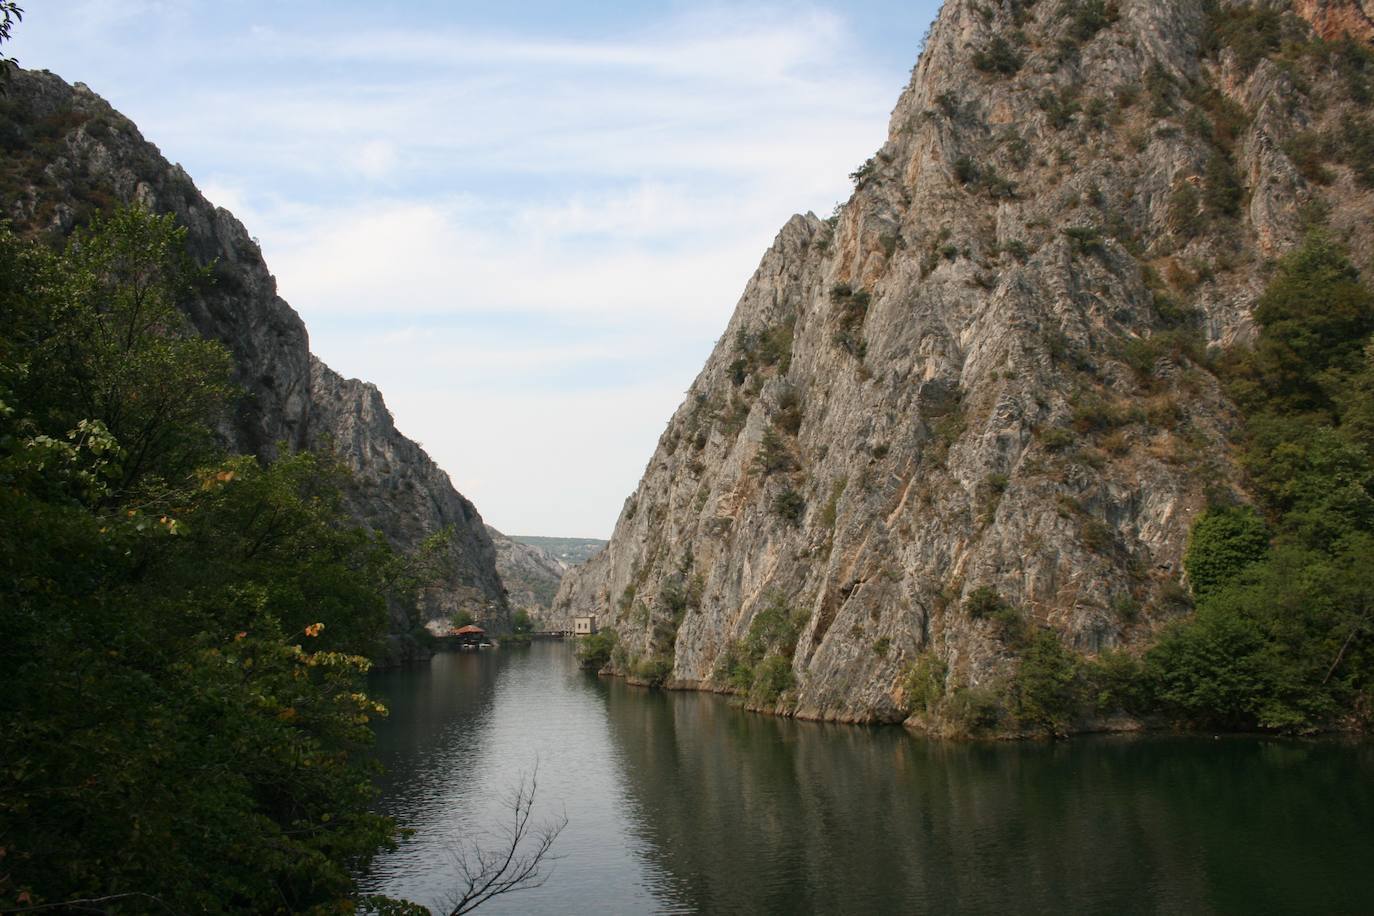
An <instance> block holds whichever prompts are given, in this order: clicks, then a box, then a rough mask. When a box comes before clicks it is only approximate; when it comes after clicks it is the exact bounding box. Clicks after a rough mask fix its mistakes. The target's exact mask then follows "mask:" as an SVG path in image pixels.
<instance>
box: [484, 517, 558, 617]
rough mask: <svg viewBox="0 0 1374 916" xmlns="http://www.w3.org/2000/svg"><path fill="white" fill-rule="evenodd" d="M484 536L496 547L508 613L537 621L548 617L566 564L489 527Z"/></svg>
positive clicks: (498, 567) (497, 568)
mask: <svg viewBox="0 0 1374 916" xmlns="http://www.w3.org/2000/svg"><path fill="white" fill-rule="evenodd" d="M487 534H489V535H491V540H492V543H493V544H495V545H496V570H497V572H499V573H500V574H501V581H502V582H503V583H504V584H505V586H506V594H507V597H508V599H509V601H510V606H511V609H512V610H517V611H524V612H526V613H527V614H529V615H530V616H531V617H534V618H536V619H540V618H543V617H546V616H548V611H549V608H550V607H551V606H552V605H553V597H554V595H556V594H558V584H559V583H560V582H562V581H563V574H564V573H565V572H566V571H567V570H568V568H569V567H568V564H567V563H564V562H563V561H562V560H560V559H559V558H558V557H556V556H554V555H553V554H551V553H549V552H548V551H545V550H543V549H541V548H539V547H535V546H534V545H532V544H526V543H523V542H522V541H519V540H517V539H515V538H512V537H508V536H507V535H504V534H502V533H501V532H499V531H497V530H496V529H495V528H493V527H491V526H490V525H488V526H487Z"/></svg>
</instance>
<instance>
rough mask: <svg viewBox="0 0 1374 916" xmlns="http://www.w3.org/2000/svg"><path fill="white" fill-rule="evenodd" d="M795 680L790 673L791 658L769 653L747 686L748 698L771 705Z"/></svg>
mask: <svg viewBox="0 0 1374 916" xmlns="http://www.w3.org/2000/svg"><path fill="white" fill-rule="evenodd" d="M796 682H797V681H796V678H795V677H794V676H793V674H792V660H791V659H790V658H784V657H783V656H781V655H770V656H768V657H767V658H765V659H764V660H763V661H762V662H761V663H760V664H759V665H758V668H757V670H756V672H755V674H754V683H753V684H752V685H751V686H750V688H749V700H750V702H753V703H757V704H758V705H760V706H772V705H773V704H775V703H777V701H778V698H779V697H781V696H782V694H783V693H784V692H785V691H787V690H791V689H792V687H793V686H794V685H795V684H796Z"/></svg>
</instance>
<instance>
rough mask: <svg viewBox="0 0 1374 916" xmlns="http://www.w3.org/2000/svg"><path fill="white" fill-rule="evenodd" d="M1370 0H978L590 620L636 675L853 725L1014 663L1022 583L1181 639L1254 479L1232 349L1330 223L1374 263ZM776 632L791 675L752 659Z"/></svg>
mask: <svg viewBox="0 0 1374 916" xmlns="http://www.w3.org/2000/svg"><path fill="white" fill-rule="evenodd" d="M1367 14H1368V9H1367V5H1366V4H1364V3H1363V0H1361V2H1353V0H1346V2H1341V0H1323V2H1319V3H1306V2H1300V3H1298V4H1296V5H1294V6H1288V5H1286V4H1269V5H1265V4H1261V5H1255V6H1252V5H1248V4H1223V5H1220V6H1218V5H1214V4H1209V3H1204V2H1201V0H1127V2H1120V3H1106V2H1097V0H1079V2H1074V0H1070V2H1065V3H1059V4H1056V3H1053V2H1048V0H1042V2H1040V3H1036V4H1029V3H1014V2H1008V3H1000V4H998V3H982V2H974V0H948V2H946V3H945V5H944V7H943V8H942V10H941V12H940V14H939V16H938V18H937V20H936V21H935V23H934V25H933V26H932V28H931V30H930V33H929V36H928V39H927V41H926V43H925V47H924V50H923V52H922V54H921V57H920V60H919V62H918V63H917V65H916V67H915V68H914V70H913V72H912V78H911V82H910V83H909V85H908V86H907V87H906V89H905V91H904V92H903V93H902V95H901V98H900V99H899V101H898V103H897V106H896V108H895V109H894V111H893V114H892V118H891V123H890V129H889V135H888V139H887V141H886V142H885V143H884V145H883V147H882V148H881V149H880V150H879V151H878V152H877V154H876V155H875V156H874V157H873V158H872V159H870V160H869V161H868V162H867V163H865V164H864V165H863V166H861V167H860V168H859V169H858V170H857V171H856V172H855V174H854V176H853V177H854V178H855V182H856V189H855V192H854V194H853V196H852V197H851V198H850V199H849V201H848V202H847V203H845V204H844V205H843V206H842V207H840V208H838V209H837V212H836V214H835V216H834V217H832V218H831V219H829V220H822V219H818V218H817V217H815V216H814V215H811V214H807V215H805V216H795V217H793V218H792V219H791V220H790V221H789V222H788V223H787V224H786V225H785V226H784V227H783V229H782V231H781V232H780V233H779V234H778V236H777V238H776V240H775V241H774V243H773V245H772V247H771V248H770V249H769V250H768V252H767V253H766V254H765V255H764V257H763V260H762V262H761V264H760V266H759V268H758V270H757V271H756V273H755V274H754V276H753V278H752V279H751V280H750V282H749V284H748V286H747V287H746V289H745V291H744V294H743V296H742V297H741V299H740V301H739V304H738V306H737V307H736V310H735V313H734V315H733V317H732V318H731V320H730V322H729V325H728V326H727V328H726V331H725V334H724V336H723V337H722V338H721V340H720V341H719V342H718V344H717V346H716V348H715V350H714V351H713V353H712V354H711V356H710V358H709V359H708V360H707V363H706V365H705V367H704V368H703V370H702V371H701V373H700V375H699V376H698V377H697V379H696V380H695V381H694V383H693V384H692V386H691V388H690V390H689V392H688V394H687V397H686V400H685V401H684V403H683V404H682V406H681V407H680V408H679V409H678V411H677V412H676V413H675V414H674V416H673V417H672V419H671V420H670V422H669V423H668V427H667V429H666V430H665V432H664V433H663V435H662V437H661V438H660V440H659V443H658V447H657V449H656V450H655V452H654V455H653V457H652V458H651V459H650V461H649V464H648V466H647V468H646V470H645V473H644V476H643V478H642V480H641V481H640V483H639V485H638V487H637V488H636V489H635V491H634V493H633V494H632V495H631V496H630V497H629V498H628V499H627V500H626V503H625V506H624V509H623V511H622V513H621V515H620V518H619V520H618V522H617V524H616V528H615V533H614V536H613V537H612V540H611V542H610V545H609V546H608V548H607V549H606V550H605V551H603V552H602V553H600V554H599V555H597V556H596V557H594V558H593V559H592V560H591V561H590V562H589V563H587V564H586V565H585V566H584V567H581V568H578V569H576V570H573V571H572V572H570V573H569V574H568V575H567V576H566V577H565V579H564V582H563V585H562V587H561V589H560V591H559V595H558V597H557V599H556V601H555V608H554V614H555V617H556V618H559V619H563V618H567V617H569V616H571V615H572V614H574V613H583V612H594V613H597V614H598V615H599V616H600V617H601V620H602V622H603V623H604V624H608V625H610V626H612V627H614V628H615V629H616V630H617V632H618V634H619V645H618V647H617V648H616V650H615V653H614V654H613V655H612V657H611V661H610V662H609V663H608V665H607V666H606V669H605V670H606V671H607V672H608V673H612V674H623V675H628V676H631V677H637V678H640V679H643V680H649V681H659V680H661V681H664V682H666V683H667V685H668V686H673V687H683V688H699V689H712V690H730V691H737V692H744V693H747V694H748V695H749V698H750V699H749V703H750V705H751V706H752V707H753V708H758V709H764V710H768V711H773V712H778V713H783V714H791V715H797V716H802V717H808V718H818V719H834V720H844V721H901V720H903V719H904V718H906V717H907V716H908V714H909V712H910V710H911V708H912V702H911V697H910V696H909V683H908V679H907V678H908V674H909V672H910V671H911V670H912V667H913V665H914V664H915V663H916V662H917V661H918V660H920V659H934V660H936V661H937V662H938V664H939V665H940V666H941V668H942V670H944V671H947V672H948V673H947V678H946V683H947V689H949V690H955V689H958V688H960V687H976V686H979V685H984V684H991V683H995V682H996V681H997V680H998V679H999V678H1000V677H1003V676H1005V674H1006V672H1007V671H1008V670H1013V669H1014V668H1015V666H1016V664H1017V657H1016V655H1015V652H1014V651H1013V650H1012V649H1011V648H1010V647H1009V646H1008V645H1006V644H1005V642H1004V641H1003V640H1002V639H1001V638H1000V636H999V631H998V624H997V622H996V620H994V619H989V617H988V616H987V615H985V614H983V613H981V612H980V608H984V607H986V606H987V605H988V604H989V602H987V601H983V600H980V598H986V597H987V596H996V599H997V601H998V602H1005V604H1007V605H1009V606H1011V607H1013V608H1017V609H1019V613H1020V614H1021V615H1023V616H1024V618H1025V620H1026V621H1027V622H1028V623H1031V624H1036V625H1039V626H1042V627H1047V628H1050V629H1051V630H1053V631H1054V632H1055V633H1057V634H1059V636H1060V637H1061V638H1062V639H1063V641H1064V642H1065V643H1066V644H1067V645H1069V646H1071V647H1073V648H1074V649H1076V650H1078V651H1080V652H1083V653H1085V654H1089V655H1092V654H1095V653H1097V652H1100V651H1101V650H1103V649H1106V648H1109V647H1124V648H1127V649H1128V650H1130V649H1139V648H1140V647H1142V646H1145V645H1148V644H1149V643H1150V642H1151V640H1152V639H1153V638H1154V636H1155V634H1157V633H1158V632H1159V629H1160V627H1161V626H1163V625H1164V624H1165V623H1166V622H1168V621H1169V620H1170V619H1173V618H1176V617H1177V616H1179V615H1181V614H1186V613H1188V612H1189V608H1190V600H1189V596H1188V592H1187V589H1186V582H1183V581H1182V569H1181V557H1182V553H1183V550H1184V547H1185V545H1186V542H1187V537H1188V532H1189V529H1190V526H1191V523H1192V520H1193V518H1194V517H1195V515H1196V513H1197V512H1198V511H1199V510H1200V509H1201V508H1202V507H1203V506H1204V505H1206V502H1207V499H1208V496H1209V494H1214V493H1216V492H1219V491H1226V492H1229V493H1231V494H1232V495H1234V496H1235V497H1237V498H1240V499H1244V498H1245V493H1244V490H1243V487H1242V478H1241V475H1240V473H1239V470H1238V468H1237V466H1236V462H1235V459H1234V449H1233V446H1232V439H1233V436H1234V434H1235V431H1236V427H1237V422H1238V418H1237V415H1236V412H1235V410H1234V408H1233V406H1232V405H1231V404H1230V403H1229V402H1228V401H1227V399H1226V397H1225V396H1224V394H1223V392H1222V390H1221V387H1220V385H1219V383H1218V382H1217V380H1216V378H1215V377H1214V376H1213V375H1212V374H1211V373H1210V372H1209V371H1208V368H1207V367H1208V364H1209V360H1210V358H1211V357H1212V356H1214V355H1215V354H1217V353H1219V352H1223V351H1225V350H1226V349H1227V348H1229V347H1232V346H1235V345H1236V344H1238V343H1244V342H1245V341H1247V340H1249V339H1250V338H1251V337H1252V336H1253V333H1254V328H1253V324H1252V321H1251V318H1250V313H1251V309H1252V307H1253V305H1254V302H1255V299H1256V296H1257V294H1258V292H1259V290H1260V289H1261V288H1262V287H1263V285H1264V281H1265V277H1266V275H1267V273H1268V270H1269V268H1270V266H1271V265H1272V263H1273V259H1275V258H1276V257H1278V256H1280V255H1282V254H1283V253H1285V252H1286V251H1288V250H1290V249H1291V248H1292V247H1293V246H1294V245H1295V244H1296V243H1297V242H1298V240H1299V239H1300V238H1301V237H1302V236H1303V234H1304V232H1305V231H1306V230H1307V229H1308V228H1310V227H1311V226H1312V225H1314V224H1324V225H1325V227H1326V229H1327V231H1329V232H1330V233H1332V234H1333V235H1335V236H1336V237H1337V238H1339V239H1340V240H1341V241H1342V242H1343V243H1344V244H1345V245H1346V246H1347V248H1348V249H1349V250H1350V251H1351V253H1352V256H1353V257H1354V259H1355V261H1356V262H1357V263H1358V264H1359V265H1360V266H1361V267H1362V268H1364V269H1366V270H1367V269H1368V268H1369V267H1370V266H1371V261H1374V218H1371V217H1374V193H1372V192H1371V188H1370V185H1371V184H1372V183H1374V181H1371V180H1370V179H1369V177H1368V176H1365V175H1363V174H1362V173H1361V172H1360V168H1363V166H1359V165H1358V160H1357V159H1356V158H1355V157H1347V159H1346V160H1345V161H1331V159H1332V157H1331V156H1327V157H1326V158H1327V161H1325V162H1322V161H1320V158H1321V157H1319V156H1314V155H1313V154H1312V153H1311V150H1312V149H1313V140H1314V138H1322V137H1326V138H1330V137H1334V136H1336V132H1337V131H1338V130H1341V129H1343V128H1341V127H1340V125H1343V124H1347V123H1357V124H1358V123H1359V122H1358V118H1360V117H1361V116H1362V114H1363V111H1364V110H1366V109H1362V108H1361V105H1360V103H1359V102H1358V96H1359V93H1358V92H1357V91H1356V88H1357V85H1358V83H1357V79H1365V77H1363V76H1359V75H1358V73H1356V75H1354V76H1352V75H1351V73H1352V72H1355V71H1358V70H1359V67H1358V66H1356V65H1355V64H1350V63H1349V62H1350V61H1352V60H1353V61H1357V62H1358V61H1359V60H1360V59H1362V58H1360V57H1359V55H1358V54H1355V55H1347V56H1346V57H1342V56H1341V55H1342V54H1344V53H1346V52H1344V51H1342V50H1341V47H1340V46H1339V45H1338V44H1324V43H1323V42H1321V41H1319V40H1317V39H1318V36H1314V34H1313V24H1315V26H1316V28H1317V30H1318V31H1319V32H1320V36H1322V37H1325V38H1328V39H1331V38H1336V37H1342V40H1345V39H1344V37H1343V36H1353V37H1352V38H1350V39H1349V40H1352V41H1362V40H1366V36H1365V35H1364V33H1363V31H1362V29H1363V26H1362V25H1360V23H1361V22H1362V21H1368V20H1367ZM1362 17H1363V18H1362ZM1342 23H1349V25H1342ZM1342 61H1345V63H1343V62H1342ZM1343 68H1344V69H1343ZM1343 74H1344V75H1343ZM1365 91H1367V86H1366V90H1365ZM1351 118H1355V119H1356V121H1355V122H1351V120H1350V119H1351ZM1323 142H1327V141H1323ZM1331 145H1332V144H1331V143H1330V142H1327V145H1326V146H1325V147H1322V148H1323V149H1328V150H1329V149H1330V148H1331ZM1314 159H1315V160H1317V161H1314ZM1335 159H1336V160H1339V159H1340V157H1335ZM765 649H766V650H769V651H770V652H771V653H775V654H776V657H778V658H781V659H783V660H784V661H783V663H782V664H783V665H784V666H785V668H786V670H785V671H783V672H778V671H776V670H774V671H773V672H772V675H777V676H776V678H775V679H774V680H773V683H774V684H775V685H776V686H777V688H778V689H771V690H770V689H767V688H768V684H766V683H765V684H763V687H764V689H759V688H760V684H761V683H762V680H761V677H760V676H758V675H755V676H754V681H753V685H752V687H751V686H750V684H749V683H748V681H747V679H746V681H745V682H743V683H741V682H740V681H739V680H738V679H737V678H733V677H732V672H733V671H736V670H738V669H739V664H738V662H739V660H740V658H741V657H745V656H748V654H749V653H750V652H753V653H754V658H755V660H757V659H758V656H759V653H760V652H762V651H763V650H765ZM779 650H781V651H779ZM770 676H771V675H770ZM911 724H925V725H927V726H929V727H932V728H937V729H938V728H940V727H941V724H940V723H937V722H936V723H932V722H924V723H918V722H917V720H915V719H912V720H911Z"/></svg>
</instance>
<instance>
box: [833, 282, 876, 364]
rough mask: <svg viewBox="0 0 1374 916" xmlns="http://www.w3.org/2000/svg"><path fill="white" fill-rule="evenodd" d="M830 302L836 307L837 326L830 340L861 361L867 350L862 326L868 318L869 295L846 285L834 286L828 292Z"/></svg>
mask: <svg viewBox="0 0 1374 916" xmlns="http://www.w3.org/2000/svg"><path fill="white" fill-rule="evenodd" d="M830 301H831V303H833V304H834V305H835V306H836V308H835V315H836V320H837V324H838V326H839V327H838V329H837V330H836V331H835V334H834V337H833V338H832V340H833V341H834V343H835V345H836V346H837V347H839V348H840V349H841V350H844V351H845V352H846V353H848V354H849V355H851V356H855V357H858V358H859V359H863V357H864V353H865V352H866V350H867V345H866V344H865V342H864V339H863V325H864V319H865V318H866V317H867V316H868V305H869V301H870V297H869V294H868V293H867V292H866V291H865V290H861V289H860V290H853V289H851V288H850V287H849V285H848V284H836V285H835V286H834V287H833V288H832V289H831V290H830Z"/></svg>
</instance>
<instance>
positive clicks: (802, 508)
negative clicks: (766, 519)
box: [773, 487, 806, 525]
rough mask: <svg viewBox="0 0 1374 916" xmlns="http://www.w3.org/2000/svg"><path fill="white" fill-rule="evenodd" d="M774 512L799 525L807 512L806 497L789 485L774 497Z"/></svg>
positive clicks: (786, 520)
mask: <svg viewBox="0 0 1374 916" xmlns="http://www.w3.org/2000/svg"><path fill="white" fill-rule="evenodd" d="M773 514H774V515H776V516H777V517H778V518H780V519H782V520H783V521H785V522H787V523H788V524H791V525H799V524H801V520H802V516H803V515H805V514H806V498H805V497H803V496H802V495H801V494H800V493H798V492H797V491H796V490H794V489H792V488H791V487H788V488H787V489H785V490H783V491H781V492H780V493H778V495H777V496H774V497H773Z"/></svg>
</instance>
